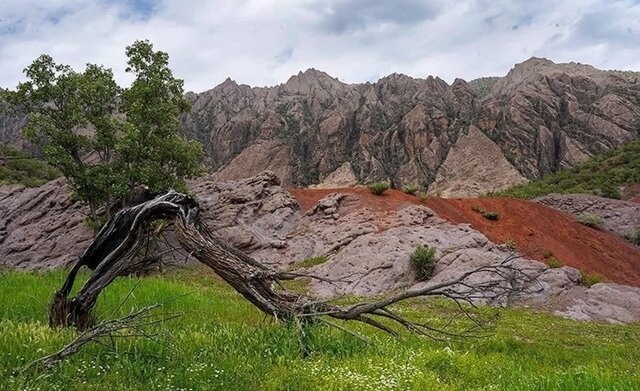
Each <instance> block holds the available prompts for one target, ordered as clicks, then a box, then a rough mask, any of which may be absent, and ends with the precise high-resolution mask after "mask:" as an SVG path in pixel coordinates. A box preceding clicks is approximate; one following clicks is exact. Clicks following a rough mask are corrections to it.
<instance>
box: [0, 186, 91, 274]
mask: <svg viewBox="0 0 640 391" xmlns="http://www.w3.org/2000/svg"><path fill="white" fill-rule="evenodd" d="M87 214H88V210H87V208H84V207H83V206H82V205H81V204H80V203H77V202H74V201H73V200H72V199H71V196H70V194H69V190H68V188H67V186H66V184H65V182H64V180H62V179H57V180H54V181H51V182H49V183H47V184H45V185H43V186H41V187H38V188H25V187H23V186H2V187H0V265H3V266H10V267H18V268H21V269H42V268H51V267H58V266H66V265H69V264H71V263H73V262H75V261H76V260H77V259H78V257H79V256H80V254H82V252H83V251H84V249H85V248H86V247H87V246H88V245H89V244H90V243H91V239H92V232H91V229H90V228H89V227H87V225H86V224H85V223H84V220H85V217H86V215H87Z"/></svg>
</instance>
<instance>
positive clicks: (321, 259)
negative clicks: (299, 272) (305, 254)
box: [290, 255, 329, 270]
mask: <svg viewBox="0 0 640 391" xmlns="http://www.w3.org/2000/svg"><path fill="white" fill-rule="evenodd" d="M328 260H329V258H327V256H326V255H318V256H315V257H309V258H306V259H303V260H302V261H300V262H296V263H294V264H293V265H291V267H290V270H296V269H303V268H309V267H313V266H317V265H322V264H323V263H325V262H327V261H328Z"/></svg>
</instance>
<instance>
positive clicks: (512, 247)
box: [504, 239, 518, 252]
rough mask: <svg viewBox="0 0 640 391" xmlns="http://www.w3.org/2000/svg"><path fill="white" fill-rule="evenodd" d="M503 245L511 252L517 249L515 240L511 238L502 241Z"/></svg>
mask: <svg viewBox="0 0 640 391" xmlns="http://www.w3.org/2000/svg"><path fill="white" fill-rule="evenodd" d="M504 245H505V246H506V247H507V249H509V251H511V252H515V251H517V250H518V245H517V244H516V241H515V240H513V239H507V241H506V242H504Z"/></svg>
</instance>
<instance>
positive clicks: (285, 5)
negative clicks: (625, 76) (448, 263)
mask: <svg viewBox="0 0 640 391" xmlns="http://www.w3.org/2000/svg"><path fill="white" fill-rule="evenodd" d="M150 4H152V6H150ZM639 21H640V4H638V2H637V1H632V0H627V1H615V2H611V1H606V0H567V1H563V2H556V1H551V0H538V1H535V2H532V1H528V0H492V1H487V0H467V1H445V0H437V1H426V0H425V1H420V0H401V1H393V2H391V1H383V0H357V1H355V2H353V1H346V0H330V1H329V0H324V1H321V0H241V1H238V0H218V1H213V2H210V1H178V0H163V1H157V2H151V1H150V0H134V1H127V0H119V1H111V2H109V1H106V0H102V1H82V0H64V1H63V0H21V1H17V0H3V1H2V3H1V4H0V86H4V87H12V86H15V84H16V83H17V82H18V81H19V80H21V79H22V74H21V70H22V69H23V68H24V67H25V66H26V65H28V64H29V63H30V62H31V61H32V60H33V59H34V58H35V57H37V56H38V55H39V54H41V53H49V54H51V55H52V56H53V57H54V58H55V59H56V60H57V61H58V62H62V63H69V64H71V65H72V66H73V67H76V68H81V67H82V66H83V65H84V64H85V63H87V62H93V63H100V64H104V65H106V66H109V67H112V68H113V69H114V72H115V73H116V76H117V78H118V80H119V82H121V83H123V84H125V83H127V82H128V81H129V79H128V78H127V76H126V75H125V73H124V68H125V58H124V48H125V46H126V45H128V44H130V43H132V42H133V41H134V40H136V39H144V38H148V39H150V40H151V41H152V42H153V43H154V44H155V46H156V48H158V49H161V50H165V51H167V52H169V55H170V57H171V64H172V67H173V69H174V72H175V74H176V75H177V76H178V77H181V78H183V79H185V83H186V87H187V89H190V90H195V91H202V90H205V89H209V88H212V87H213V86H215V85H216V84H218V83H220V82H221V81H223V80H224V79H225V78H226V77H228V76H230V77H232V78H233V79H235V80H237V81H238V82H242V83H246V84H250V85H273V84H277V83H281V82H284V81H286V80H287V78H288V77H289V76H291V75H292V74H295V73H297V72H298V71H300V70H304V69H307V68H310V67H314V68H316V69H321V70H324V71H326V72H328V73H329V74H331V75H333V76H336V77H338V78H340V79H341V80H344V81H347V82H363V81H366V80H375V79H377V78H379V77H381V76H384V75H386V74H388V73H392V72H402V73H407V74H409V75H412V76H416V77H426V76H427V75H429V74H433V75H438V76H440V77H442V78H444V79H445V80H447V81H449V82H451V81H453V79H454V78H455V77H462V78H465V79H467V80H470V79H473V78H475V77H479V76H487V75H502V74H505V73H506V72H507V71H508V70H509V69H510V68H511V67H512V66H513V65H514V64H515V63H517V62H520V61H523V60H525V59H527V58H528V57H530V56H532V55H536V56H543V57H548V58H550V59H552V60H554V61H578V62H584V63H590V64H592V65H594V66H597V67H601V68H618V69H635V70H638V69H640V46H639V45H637V42H640V39H639V38H640V36H639V35H640V22H639Z"/></svg>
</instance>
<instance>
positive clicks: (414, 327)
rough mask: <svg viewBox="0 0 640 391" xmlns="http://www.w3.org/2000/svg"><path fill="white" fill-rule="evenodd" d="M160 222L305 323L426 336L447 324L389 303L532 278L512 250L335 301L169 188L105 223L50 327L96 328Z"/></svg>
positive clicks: (462, 295)
mask: <svg viewBox="0 0 640 391" xmlns="http://www.w3.org/2000/svg"><path fill="white" fill-rule="evenodd" d="M157 221H170V222H172V223H173V229H174V231H175V234H176V237H177V239H178V242H179V243H180V245H181V246H182V247H183V248H184V249H185V250H186V251H187V252H188V253H189V254H190V255H191V256H193V257H194V258H196V259H197V260H198V261H200V262H201V263H202V264H204V265H206V266H208V267H209V268H211V269H212V270H213V271H214V272H215V273H216V274H217V275H218V276H220V277H221V278H222V279H223V280H224V281H226V282H227V283H228V284H229V285H230V286H231V287H233V288H234V289H235V290H236V291H237V292H238V293H240V294H241V295H242V296H243V297H244V298H246V299H247V300H248V301H250V302H251V303H252V304H253V305H254V306H255V307H257V308H258V309H259V310H260V311H262V312H263V313H265V314H267V315H269V316H273V317H275V318H276V319H279V320H282V321H285V322H299V323H300V324H305V323H308V322H313V321H323V322H325V323H328V324H330V325H332V326H335V327H341V326H340V325H339V324H336V323H334V322H332V321H330V318H333V319H337V320H346V321H356V322H362V323H365V324H367V325H370V326H373V327H375V328H377V329H380V330H383V331H385V332H387V333H390V334H393V335H395V334H396V333H397V327H398V326H400V327H404V328H406V329H408V330H410V331H412V332H415V333H418V334H421V335H425V336H430V337H437V336H438V335H442V334H449V331H447V328H446V326H444V327H434V326H432V325H429V324H426V323H421V322H419V321H415V320H412V319H408V318H406V317H404V316H401V315H399V314H397V313H395V312H394V311H393V310H392V308H391V306H392V305H393V304H395V303H398V302H400V301H403V300H407V299H410V298H414V297H424V296H440V297H445V298H448V299H451V300H453V301H455V302H456V303H457V304H458V306H459V307H460V308H461V309H463V303H470V304H473V303H475V302H476V301H479V300H480V301H486V302H490V301H492V300H495V299H496V298H498V297H501V296H504V295H510V294H512V293H514V292H517V291H519V290H521V289H523V287H524V284H523V280H528V281H529V282H530V280H531V278H530V277H529V276H528V275H527V274H526V273H525V272H524V271H523V270H522V269H519V268H517V267H515V266H514V261H515V260H516V259H517V257H516V256H515V255H513V256H510V257H508V258H507V259H505V260H504V261H503V262H501V263H498V264H495V265H488V266H481V267H478V268H476V269H473V270H470V271H468V272H465V273H463V274H462V275H460V276H459V277H458V278H455V279H452V280H450V281H446V282H442V283H439V284H435V285H434V284H432V285H429V284H426V285H425V286H424V287H423V288H420V289H412V290H406V291H404V292H401V293H397V294H393V295H390V296H388V297H386V298H383V299H380V300H373V301H363V302H361V303H357V304H353V305H337V304H333V303H331V302H330V301H327V300H319V299H317V298H315V297H313V296H311V295H308V294H304V293H297V292H293V291H290V290H287V289H286V288H285V287H284V286H283V284H282V282H283V281H287V280H293V279H297V278H316V279H320V280H323V281H324V280H325V279H323V278H321V277H318V276H313V275H308V274H300V273H293V272H282V271H278V270H275V269H272V268H270V267H268V266H266V265H264V264H262V263H260V262H258V261H256V260H255V259H253V258H251V257H250V256H248V255H247V254H245V253H243V252H242V251H240V250H238V249H236V248H234V247H233V246H231V245H229V244H228V243H227V242H226V241H225V240H223V239H221V238H220V237H218V236H217V235H215V234H214V233H213V232H211V230H210V229H209V228H208V227H207V225H206V224H204V222H203V221H202V219H201V215H200V208H199V204H198V202H197V201H196V200H195V199H194V198H192V197H191V196H188V195H186V194H182V193H177V192H174V191H170V192H168V193H165V194H161V195H157V196H155V197H154V198H152V199H150V200H147V201H145V202H142V203H140V204H138V205H134V206H129V207H126V208H124V209H122V210H121V211H119V212H118V213H116V214H115V215H114V216H113V217H112V218H111V219H110V220H109V221H108V222H107V223H106V224H105V226H104V227H103V228H102V229H101V230H100V232H99V233H98V235H97V236H96V238H95V239H94V241H93V242H92V244H91V245H90V246H89V247H88V248H87V250H86V251H85V252H84V254H82V256H81V257H80V259H79V260H78V262H77V263H76V265H75V266H74V267H73V269H72V270H71V271H70V273H69V275H68V277H67V279H66V281H65V283H64V285H63V286H62V288H61V289H60V290H59V291H58V292H57V293H56V294H55V296H54V300H53V303H52V305H51V309H50V324H51V326H52V327H61V326H62V327H65V326H75V327H77V328H78V329H79V330H86V329H89V328H90V327H92V325H94V323H95V321H94V319H93V318H92V309H93V307H94V305H95V303H96V300H97V298H98V296H99V294H100V292H102V290H103V289H104V288H106V287H107V286H108V285H109V284H110V283H111V282H112V281H113V280H114V279H116V278H117V277H118V276H123V275H128V274H131V273H135V272H136V271H139V270H141V269H142V268H145V267H147V266H148V264H149V263H150V262H156V261H157V259H158V258H157V257H140V256H138V255H139V252H140V249H141V247H142V244H143V243H144V242H145V240H147V239H148V238H149V235H153V234H154V233H155V232H156V231H154V229H153V228H154V224H156V222H157ZM83 266H87V267H88V268H90V269H91V270H92V273H91V275H90V277H89V279H88V280H87V281H86V283H85V284H84V285H83V287H82V288H81V289H80V291H79V292H78V293H77V294H76V295H75V296H74V297H69V295H70V292H71V290H72V287H73V285H74V281H75V278H76V275H77V273H78V271H79V270H80V268H81V267H83ZM464 313H465V315H466V316H467V317H468V318H469V319H471V320H472V321H473V322H472V324H473V325H472V327H470V328H469V329H467V330H465V331H464V332H463V333H462V334H466V335H474V334H475V333H476V332H478V331H479V330H484V324H483V323H482V322H481V321H479V320H476V319H475V318H474V317H473V316H471V315H470V314H469V313H468V312H466V311H465V312H464Z"/></svg>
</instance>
